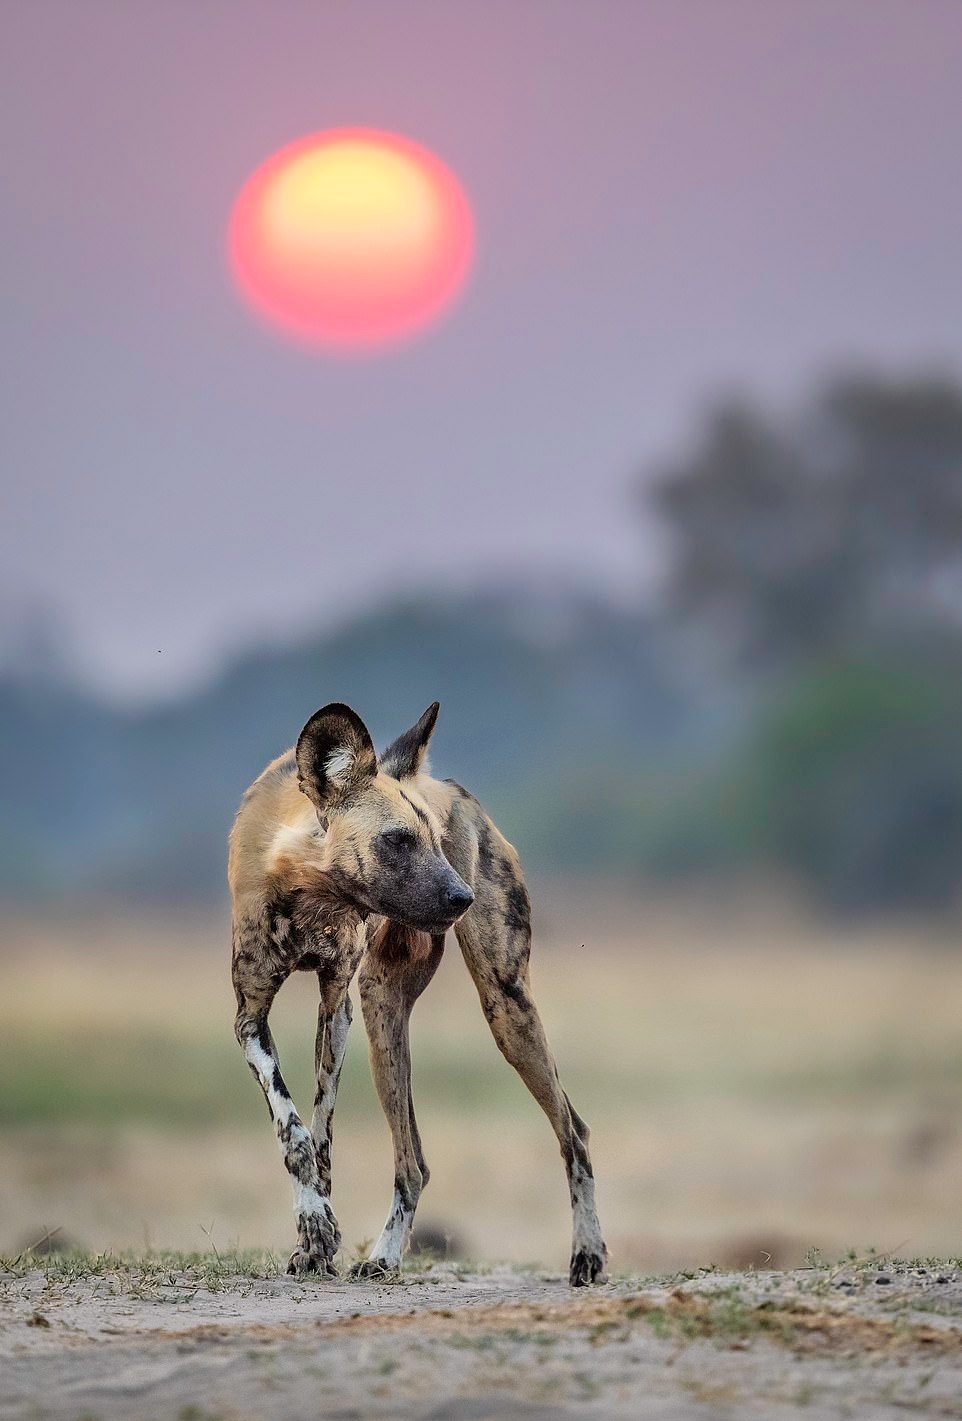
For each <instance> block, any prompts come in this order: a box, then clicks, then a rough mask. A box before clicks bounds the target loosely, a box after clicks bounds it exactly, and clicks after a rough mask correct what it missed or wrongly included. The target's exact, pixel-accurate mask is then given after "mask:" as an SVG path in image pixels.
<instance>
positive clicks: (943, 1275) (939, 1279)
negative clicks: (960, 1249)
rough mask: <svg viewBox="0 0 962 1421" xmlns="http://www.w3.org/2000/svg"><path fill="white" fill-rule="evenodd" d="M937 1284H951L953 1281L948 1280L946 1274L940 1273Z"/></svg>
mask: <svg viewBox="0 0 962 1421" xmlns="http://www.w3.org/2000/svg"><path fill="white" fill-rule="evenodd" d="M935 1281H936V1282H937V1283H951V1281H952V1279H951V1278H947V1277H946V1276H945V1274H944V1273H940V1274H939V1276H938V1277H937V1278H936V1280H935Z"/></svg>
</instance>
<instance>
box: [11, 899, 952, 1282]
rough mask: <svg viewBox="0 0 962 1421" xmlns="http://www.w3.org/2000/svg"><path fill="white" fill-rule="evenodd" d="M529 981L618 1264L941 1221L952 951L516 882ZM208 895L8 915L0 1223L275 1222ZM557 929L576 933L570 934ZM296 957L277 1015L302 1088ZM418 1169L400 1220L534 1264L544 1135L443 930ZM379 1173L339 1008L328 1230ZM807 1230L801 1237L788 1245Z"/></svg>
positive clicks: (929, 1244) (279, 1244)
mask: <svg viewBox="0 0 962 1421" xmlns="http://www.w3.org/2000/svg"><path fill="white" fill-rule="evenodd" d="M536 909H539V910H540V911H538V912H537V915H536V926H538V925H539V923H543V926H542V927H541V931H540V933H539V938H538V941H537V943H536V949H535V956H534V967H533V978H534V988H535V992H536V995H537V998H538V1000H539V1002H540V1003H541V1007H542V1013H543V1015H544V1017H545V1020H546V1023H547V1026H548V1030H549V1033H550V1036H551V1038H552V1041H553V1043H554V1046H555V1050H556V1054H557V1056H558V1059H559V1064H560V1068H561V1075H562V1079H563V1081H564V1083H565V1085H566V1087H567V1089H568V1091H569V1094H570V1095H571V1096H572V1098H573V1100H574V1101H575V1103H576V1105H577V1106H578V1108H579V1110H580V1111H581V1112H582V1114H584V1115H585V1116H586V1118H587V1119H588V1121H589V1123H590V1124H591V1126H592V1136H593V1139H592V1145H593V1152H594V1157H595V1166H596V1174H597V1177H598V1192H599V1202H600V1209H601V1215H602V1220H603V1223H604V1224H605V1228H606V1233H607V1237H608V1241H609V1246H610V1248H611V1251H612V1257H613V1261H614V1263H615V1265H616V1266H618V1267H620V1268H622V1269H626V1270H641V1271H644V1272H653V1271H659V1270H666V1269H678V1268H692V1267H699V1266H704V1265H707V1264H712V1263H714V1264H717V1265H719V1266H738V1267H743V1266H747V1265H750V1264H756V1265H758V1266H762V1265H763V1264H765V1263H767V1262H771V1261H774V1262H775V1263H776V1264H777V1265H782V1266H793V1265H799V1264H801V1263H803V1262H804V1261H805V1260H806V1256H807V1255H809V1251H810V1250H813V1249H814V1250H819V1251H820V1254H821V1256H822V1257H823V1258H832V1257H837V1256H839V1255H840V1254H841V1253H843V1252H844V1250H846V1249H848V1248H851V1247H854V1248H855V1249H857V1250H864V1249H867V1248H869V1247H874V1248H876V1249H879V1250H897V1251H899V1252H901V1253H904V1254H910V1255H926V1254H930V1255H935V1254H946V1255H952V1254H956V1253H958V1252H959V1251H960V1248H962V1217H960V1213H959V1204H958V1201H959V1193H960V1184H962V1024H960V1018H959V1008H958V1003H959V1002H960V1001H962V957H960V956H959V954H958V953H957V952H956V951H955V950H954V945H953V944H951V943H949V942H943V943H939V942H937V941H932V940H931V939H925V938H922V937H921V936H919V935H918V934H913V933H909V932H907V931H902V932H899V931H896V930H895V929H893V928H892V927H891V926H889V927H886V928H885V929H884V930H879V929H877V928H873V929H871V930H868V929H865V930H863V931H862V933H861V935H859V936H853V935H851V934H843V933H841V932H839V933H837V934H835V935H831V934H829V933H828V932H827V931H826V930H825V929H824V928H814V927H811V926H807V925H805V924H804V923H802V922H801V921H799V920H798V919H797V918H796V919H794V920H792V921H791V922H790V923H789V924H787V925H786V920H785V918H784V915H782V914H779V913H778V912H776V911H775V910H773V909H770V908H764V909H763V908H760V907H756V908H754V909H753V910H751V911H749V910H746V909H744V908H742V909H736V908H735V907H732V906H730V905H729V906H724V905H721V906H719V905H705V906H698V905H695V906H692V907H690V908H687V909H685V908H683V907H680V906H678V905H667V906H666V905H656V906H651V905H648V906H647V907H635V906H633V905H629V904H627V903H621V904H616V905H615V906H614V907H612V906H611V904H604V903H603V900H601V899H600V898H598V899H592V898H591V897H590V896H582V897H579V898H577V899H576V898H574V897H572V899H571V901H570V902H569V903H567V904H566V905H561V904H560V903H559V898H558V895H557V894H554V895H547V894H546V895H543V899H542V901H540V902H539V901H537V900H536ZM226 937H227V930H226V924H225V922H224V919H223V917H221V916H218V917H216V918H211V919H207V920H198V919H191V918H188V917H186V916H182V917H176V916H174V915H168V916H160V917H154V918H150V917H145V916H140V917H137V918H133V917H131V918H129V919H124V920H119V919H118V918H116V917H113V918H111V917H105V918H102V919H99V920H98V919H96V918H93V917H90V916H88V917H86V918H83V919H76V918H69V917H66V916H65V917H63V918H62V919H60V920H57V919H54V918H52V917H51V918H49V919H47V920H46V921H43V922H36V921H34V922H23V921H16V920H13V921H11V920H8V921H7V923H6V925H5V932H4V934H3V946H2V949H0V978H2V984H3V986H2V990H3V998H4V1002H5V1006H6V1010H5V1013H4V1017H5V1027H4V1032H3V1034H2V1036H0V1080H2V1082H3V1086H2V1093H0V1252H4V1251H6V1252H8V1253H9V1252H14V1253H15V1252H16V1251H18V1250H19V1249H20V1248H22V1247H23V1246H24V1245H25V1244H26V1243H27V1242H30V1241H31V1240H32V1239H33V1238H35V1237H37V1236H38V1235H39V1234H41V1233H42V1232H43V1231H44V1230H45V1229H47V1228H55V1227H59V1229H60V1230H61V1233H60V1234H59V1235H58V1237H59V1238H62V1239H63V1240H64V1241H67V1242H70V1243H72V1244H74V1245H77V1246H80V1247H83V1248H87V1249H94V1250H98V1251H100V1250H104V1249H107V1248H115V1249H122V1248H129V1247H134V1248H139V1249H143V1248H144V1247H147V1246H149V1247H156V1248H178V1249H196V1248H203V1247H206V1246H208V1237H209V1239H210V1241H211V1242H212V1243H213V1244H214V1245H215V1246H216V1247H218V1248H220V1249H222V1250H223V1249H226V1248H227V1247H229V1246H235V1247H236V1246H240V1247H253V1248H269V1249H271V1250H274V1251H276V1252H277V1253H278V1254H281V1253H283V1252H284V1250H285V1249H289V1247H290V1245H291V1241H292V1232H291V1219H290V1215H289V1207H290V1204H289V1200H290V1195H289V1189H288V1185H287V1180H286V1178H285V1176H284V1174H283V1170H282V1167H281V1165H280V1161H279V1159H278V1156H277V1151H276V1145H275V1144H274V1141H273V1139H272V1136H271V1130H270V1127H269V1123H268V1120H267V1116H266V1112H265V1110H264V1105H263V1102H262V1100H261V1098H260V1094H259V1092H258V1091H257V1088H256V1086H255V1084H254V1082H253V1081H252V1080H251V1079H250V1075H249V1073H248V1071H247V1069H246V1067H245V1065H244V1063H243V1059H242V1057H241V1054H240V1052H239V1050H238V1049H237V1046H236V1044H235V1043H234V1040H233V1035H232V1029H231V1023H232V1013H233V1001H232V996H231V992H230V986H229V982H228V973H227V947H226ZM582 944H583V945H582ZM314 985H315V984H314V982H313V979H312V978H311V977H310V976H309V975H306V974H305V975H304V976H302V977H299V978H298V979H296V980H294V981H292V982H291V983H289V984H288V985H287V986H286V987H285V989H284V991H283V992H282V993H281V997H280V999H279V1002H278V1006H277V1009H276V1011H275V1019H276V1022H277V1025H276V1034H277V1036H278V1040H279V1045H280V1050H281V1057H282V1061H283V1062H284V1066H285V1071H286V1073H287V1075H288V1079H289V1080H290V1081H291V1084H292V1088H293V1089H294V1093H295V1098H297V1099H299V1100H300V1101H301V1102H302V1103H303V1105H304V1106H305V1108H309V1102H310V1098H311V1085H310V1069H311V1064H312V1052H313V1041H312V1037H313V1025H314V1013H315V1000H314V992H313V988H314ZM413 1037H414V1041H413V1052H414V1069H415V1099H416V1102H417V1105H418V1113H419V1119H420V1122H421V1130H422V1134H423V1136H424V1140H425V1148H426V1151H427V1155H428V1159H429V1161H430V1163H431V1166H432V1179H431V1184H430V1186H429V1189H428V1191H427V1192H426V1194H425V1196H424V1199H423V1201H422V1206H421V1215H420V1217H421V1220H422V1222H423V1223H424V1224H425V1225H430V1226H431V1227H432V1228H433V1229H435V1230H440V1232H441V1233H442V1234H448V1235H449V1236H450V1237H451V1251H452V1253H453V1254H457V1255H458V1256H461V1257H471V1258H476V1259H482V1260H485V1261H488V1262H491V1261H495V1260H500V1261H509V1262H514V1263H534V1264H538V1265H542V1266H546V1267H549V1268H551V1269H553V1270H557V1271H560V1270H561V1269H562V1267H563V1265H564V1263H565V1256H566V1247H567V1235H568V1207H567V1198H566V1189H565V1183H564V1177H563V1172H562V1169H561V1165H560V1161H559V1159H558V1156H557V1148H556V1145H555V1142H554V1139H553V1136H552V1135H551V1133H550V1131H549V1129H548V1127H547V1124H546V1122H545V1121H544V1119H543V1117H542V1116H541V1114H540V1112H539V1111H538V1109H537V1107H536V1106H535V1105H534V1104H533V1102H532V1101H531V1100H530V1099H529V1097H528V1096H527V1094H526V1092H525V1091H524V1089H523V1088H522V1086H521V1085H520V1083H519V1082H518V1081H517V1079H516V1078H515V1077H514V1075H513V1073H512V1072H511V1071H510V1069H509V1068H508V1067H507V1066H506V1065H505V1063H504V1062H503V1061H502V1060H501V1058H500V1056H499V1055H498V1053H497V1051H496V1049H495V1048H494V1045H493V1043H492V1041H491V1039H490V1036H489V1035H488V1031H487V1028H486V1025H485V1023H484V1020H483V1018H482V1016H481V1013H480V1011H479V1009H478V1005H477V1001H476V998H475V995H474V990H473V987H472V985H471V982H470V980H469V978H468V976H467V973H466V972H465V970H464V967H463V964H462V963H461V961H460V956H459V954H458V952H457V947H456V945H454V944H453V942H452V945H451V948H450V949H449V951H448V954H447V960H446V961H445V963H444V964H443V966H442V968H441V971H440V973H439V975H438V978H437V979H436V980H435V982H434V983H433V984H432V986H431V988H430V989H429V991H428V992H427V993H426V995H425V996H424V997H423V998H422V1000H421V1001H420V1002H419V1004H418V1007H417V1009H416V1011H415V1015H414V1018H413ZM391 1179H392V1165H391V1153H390V1145H389V1140H388V1134H387V1128H386V1126H385V1124H384V1122H383V1120H382V1118H381V1115H380V1111H379V1108H378V1105H377V1102H376V1099H375V1096H374V1093H373V1089H372V1086H371V1084H370V1079H369V1074H368V1068H367V1061H366V1050H365V1040H364V1029H363V1024H362V1022H361V1020H360V1013H359V1012H358V1013H357V1018H356V1020H355V1025H354V1030H353V1033H352V1041H351V1045H350V1048H349V1053H348V1062H347V1066H346V1069H345V1075H344V1081H343V1085H342V1092H341V1098H340V1100H339V1102H338V1114H337V1121H336V1138H335V1162H334V1195H335V1207H336V1209H337V1212H338V1214H339V1217H340V1220H341V1224H342V1232H343V1235H344V1239H345V1244H346V1245H347V1248H348V1251H349V1252H350V1251H351V1250H352V1249H354V1248H355V1247H357V1246H359V1245H360V1244H362V1243H363V1241H364V1240H365V1239H369V1238H370V1237H372V1236H373V1235H374V1234H375V1233H376V1232H377V1230H378V1228H379V1226H380V1224H381V1222H382V1218H383V1214H384V1212H385V1210H386V1208H387V1204H388V1201H389V1194H390V1186H391ZM810 1256H813V1255H810Z"/></svg>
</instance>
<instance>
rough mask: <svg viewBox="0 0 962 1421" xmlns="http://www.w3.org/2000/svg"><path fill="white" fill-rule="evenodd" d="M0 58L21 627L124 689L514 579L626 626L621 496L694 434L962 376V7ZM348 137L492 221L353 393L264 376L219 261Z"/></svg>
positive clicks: (365, 19)
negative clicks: (863, 391) (261, 174)
mask: <svg viewBox="0 0 962 1421" xmlns="http://www.w3.org/2000/svg"><path fill="white" fill-rule="evenodd" d="M5 19H6V24H5V44H4V51H3V55H2V58H0V65H2V71H3V72H2V83H0V107H2V122H3V131H4V134H5V135H6V142H5V144H4V153H3V158H2V163H3V175H2V178H3V180H2V193H3V197H2V201H3V206H4V214H3V230H4V248H5V251H6V261H5V264H4V268H3V278H2V279H3V283H4V287H5V290H4V305H3V309H4V321H3V325H2V330H0V342H2V354H3V366H4V378H3V381H2V383H0V390H2V395H0V398H2V400H3V404H4V408H3V411H2V425H0V427H2V429H3V434H4V441H3V443H4V472H5V476H6V484H7V489H8V491H7V496H6V501H5V512H6V514H7V516H6V517H5V518H4V519H3V520H2V526H0V538H2V545H0V597H2V599H3V602H4V603H5V604H6V605H7V607H8V609H12V614H13V617H14V619H15V618H16V617H17V616H19V615H20V614H21V611H22V609H23V608H24V607H27V606H29V605H33V604H43V605H47V606H50V607H53V608H54V609H56V610H57V611H59V612H61V613H62V615H63V616H64V617H65V618H67V619H68V622H69V625H70V627H71V629H72V632H73V633H74V635H75V637H76V643H77V654H78V656H79V657H80V658H81V660H82V662H83V665H84V667H85V670H86V673H87V674H88V676H89V677H90V679H91V680H93V681H95V682H98V683H100V684H102V685H104V686H106V687H109V688H110V689H112V690H114V691H117V692H121V693H132V694H137V693H142V692H145V691H146V692H149V691H152V690H155V689H166V690H169V689H171V688H172V687H175V686H177V685H179V684H182V683H183V682H184V681H185V680H187V679H189V678H191V677H195V676H199V675H204V674H205V673H207V672H208V671H209V670H210V669H211V667H212V666H214V665H216V664H217V661H218V659H219V658H220V657H221V656H222V655H223V652H224V648H225V647H226V646H229V645H232V644H238V643H240V642H243V641H244V640H246V639H247V638H248V637H250V636H251V635H254V634H259V633H272V634H273V633H277V632H280V633H283V632H284V631H285V630H287V629H293V628H298V627H303V626H307V625H311V624H313V623H323V622H325V621H331V620H335V619H338V618H340V617H342V616H343V615H345V613H347V612H348V611H350V610H351V609H352V608H354V607H357V606H360V605H364V604H367V603H369V602H371V601H372V600H374V599H375V598H377V597H379V596H381V595H382V594H384V593H385V592H391V591H394V590H399V589H408V588H410V587H412V586H425V585H427V586H435V585H445V584H446V583H448V582H450V581H458V582H463V581H465V580H471V579H475V578H486V577H490V576H492V575H494V574H495V573H496V572H497V570H499V569H500V568H503V567H506V566H507V567H514V568H520V569H522V570H533V571H539V570H543V571H545V572H551V571H557V570H558V569H561V570H563V571H566V572H568V573H576V574H577V575H579V576H581V577H583V578H585V579H587V580H589V581H593V582H595V583H597V584H598V585H601V586H603V587H607V588H610V589H612V590H613V591H616V592H619V593H622V594H623V593H625V592H626V591H631V590H632V589H633V588H635V587H637V586H639V585H641V584H643V583H644V581H645V579H646V577H650V575H651V570H652V569H653V568H654V567H655V566H656V565H657V562H658V556H659V547H658V543H657V537H656V535H655V534H654V533H653V532H652V531H651V530H650V529H649V530H646V529H645V528H643V527H641V526H639V525H638V524H637V522H634V521H633V520H632V517H631V516H630V514H629V513H628V502H627V497H626V490H627V485H628V480H629V478H630V477H631V475H632V474H633V472H635V471H637V470H638V469H639V468H641V467H644V466H645V464H646V462H648V461H650V460H651V459H652V458H653V457H657V456H660V455H661V454H663V453H665V452H669V451H671V450H672V449H673V448H674V447H676V444H677V441H678V440H679V439H680V438H684V437H686V435H687V433H688V432H689V431H690V429H691V427H692V419H693V417H694V416H695V415H696V414H697V412H698V410H699V409H700V408H701V407H702V405H703V403H704V401H705V400H706V398H708V397H710V396H711V395H713V394H714V393H716V392H718V391H719V390H729V389H731V388H744V389H748V390H751V391H756V392H758V393H759V394H760V395H762V396H765V397H767V398H773V399H778V400H780V399H786V398H793V397H795V396H797V395H798V394H800V393H801V392H803V391H804V389H805V388H806V385H807V382H809V381H810V380H811V379H812V378H814V377H817V376H818V375H820V374H822V373H824V372H825V371H827V370H831V369H833V368H836V367H838V366H840V365H844V364H846V363H848V362H859V363H870V364H873V365H879V366H881V367H882V368H884V369H888V370H897V369H902V368H917V367H918V366H919V365H941V366H942V367H943V368H948V369H949V370H950V371H959V368H960V365H962V172H960V167H962V141H960V139H962V83H960V75H962V5H960V4H959V3H957V0H911V3H906V0H894V2H893V3H889V0H863V2H862V3H860V2H859V0H845V3H839V0H829V3H820V0H792V3H779V0H724V3H707V0H664V3H657V0H611V2H610V3H599V0H592V3H590V4H586V3H574V0H572V3H566V0H540V3H539V0H524V3H518V0H484V3H480V0H478V3H475V4H469V3H468V0H460V3H457V4H443V3H440V0H437V2H436V3H426V4H425V3H418V0H405V3H404V4H403V5H399V4H397V3H395V0H388V3H383V4H381V3H370V0H345V3H331V0H310V3H303V4H300V3H293V2H292V0H288V2H287V3H284V4H282V5H279V6H270V5H264V4H263V3H261V0H256V3H247V0H223V3H216V2H215V0H206V3H204V4H202V5H196V4H193V3H188V0H169V3H165V4H163V5H155V6H148V5H132V4H126V3H122V0H111V3H106V0H85V3H83V4H82V5H80V4H77V5H73V4H67V3H59V4H58V3H51V0H33V3H31V4H30V5H19V6H13V7H10V8H9V9H8V12H7V15H6V17H5ZM346 124H358V125H366V126H373V127H381V128H386V129H390V130H394V131H397V132H400V133H403V134H407V135H408V136H409V137H411V138H413V139H415V140H416V141H418V142H420V143H423V144H426V145H427V146H428V147H430V148H432V149H433V150H435V151H436V152H437V153H438V154H439V156H440V157H441V158H442V159H443V160H444V161H445V162H446V163H447V164H448V165H449V166H450V167H451V168H452V169H453V170H454V171H455V172H456V173H457V174H458V176H459V178H460V180H461V182H462V183H463V184H464V186H465V188H466V190H467V192H468V194H469V196H470V198H471V202H472V206H473V209H474V215H475V221H476V240H477V258H476V265H475V269H474V272H473V276H472V280H471V283H470V286H469V288H468V291H467V293H466V295H465V297H464V298H463V299H462V301H461V302H460V303H459V305H458V306H457V307H456V308H455V309H454V310H453V311H452V313H451V314H450V315H449V316H448V318H447V319H446V320H445V321H444V322H443V324H441V325H440V326H439V327H438V328H437V329H436V330H434V331H431V332H429V333H428V334H427V335H426V336H425V337H424V338H423V339H422V340H420V341H418V342H417V343H413V344H410V345H408V346H405V347H402V348H400V349H399V350H395V351H391V352H389V353H387V354H384V355H381V356H378V357H375V358H372V359H369V360H362V361H358V360H352V361H339V360H337V359H334V358H331V357H329V356H324V355H316V354H315V355H309V354H305V352H304V351H303V350H302V349H300V348H298V347H296V346H291V345H287V344H285V343H284V342H283V340H281V339H279V338H276V337H274V336H272V335H271V334H270V333H269V332H268V331H266V330H265V329H264V327H263V326H262V325H260V324H259V323H258V322H257V321H256V320H255V319H252V317H251V314H250V312H249V311H248V310H247V309H246V308H245V307H244V306H243V304H242V303H241V302H239V301H238V300H237V298H236V296H235V294H234V292H233V290H232V288H231V285H230V281H229V278H228V274H227V270H226V264H225V256H224V238H225V224H226V221H227V217H228V213H229V209H230V205H231V203H232V201H233V199H234V197H235V195H236V192H237V190H238V189H239V187H240V185H241V183H242V182H243V181H244V179H245V178H246V177H247V175H248V174H249V173H250V172H251V170H252V169H253V168H254V167H255V166H256V165H257V164H258V163H259V162H260V161H262V160H263V159H264V158H265V157H266V156H267V155H268V154H270V153H271V152H272V151H274V150H275V149H276V148H277V147H279V146H280V145H282V144H284V143H286V142H289V141H291V140H293V139H296V138H297V137H299V136H300V135H301V134H303V133H306V132H310V131H312V130H315V129H321V128H326V127H334V126H339V125H346ZM158 651H162V653H163V654H162V656H160V657H158V654H157V653H158Z"/></svg>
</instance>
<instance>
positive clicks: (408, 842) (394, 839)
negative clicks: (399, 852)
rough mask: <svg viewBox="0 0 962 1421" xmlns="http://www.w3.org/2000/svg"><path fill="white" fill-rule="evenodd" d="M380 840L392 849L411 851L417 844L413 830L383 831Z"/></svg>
mask: <svg viewBox="0 0 962 1421" xmlns="http://www.w3.org/2000/svg"><path fill="white" fill-rule="evenodd" d="M381 838H382V839H383V840H384V842H385V843H386V844H390V845H391V848H392V849H413V848H414V845H415V844H416V843H417V838H418V836H417V834H415V832H414V830H413V829H400V828H399V829H384V830H382V832H381Z"/></svg>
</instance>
